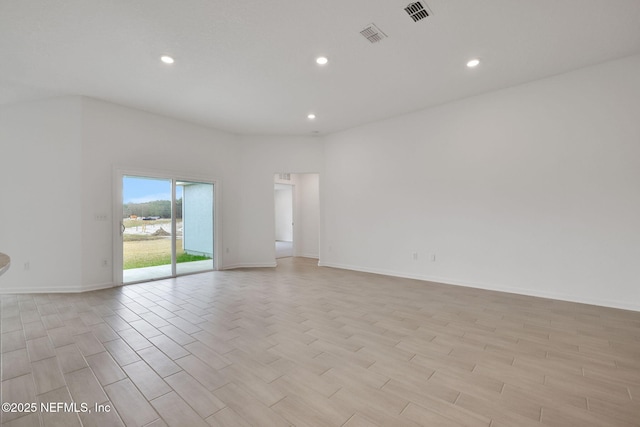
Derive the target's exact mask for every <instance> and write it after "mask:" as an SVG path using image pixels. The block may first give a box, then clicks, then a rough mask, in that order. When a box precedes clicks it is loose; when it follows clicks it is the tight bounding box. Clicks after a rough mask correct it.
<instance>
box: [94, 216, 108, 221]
mask: <svg viewBox="0 0 640 427" xmlns="http://www.w3.org/2000/svg"><path fill="white" fill-rule="evenodd" d="M95 219H96V221H106V220H107V214H96V216H95Z"/></svg>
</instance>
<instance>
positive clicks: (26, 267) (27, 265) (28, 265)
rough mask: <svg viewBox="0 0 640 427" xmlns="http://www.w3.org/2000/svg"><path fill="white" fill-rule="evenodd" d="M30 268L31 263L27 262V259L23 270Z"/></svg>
mask: <svg viewBox="0 0 640 427" xmlns="http://www.w3.org/2000/svg"><path fill="white" fill-rule="evenodd" d="M29 270H31V264H30V263H29V261H27V262H25V263H24V271H29Z"/></svg>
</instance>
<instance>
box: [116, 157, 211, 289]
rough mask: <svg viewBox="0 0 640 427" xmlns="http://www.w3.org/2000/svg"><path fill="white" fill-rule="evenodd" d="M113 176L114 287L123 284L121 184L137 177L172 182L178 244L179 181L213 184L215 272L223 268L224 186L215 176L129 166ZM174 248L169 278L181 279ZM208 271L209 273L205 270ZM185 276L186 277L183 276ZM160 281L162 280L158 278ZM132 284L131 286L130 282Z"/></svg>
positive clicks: (119, 169)
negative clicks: (126, 177)
mask: <svg viewBox="0 0 640 427" xmlns="http://www.w3.org/2000/svg"><path fill="white" fill-rule="evenodd" d="M112 175H113V186H112V190H113V194H112V197H113V214H112V218H113V228H112V230H113V239H112V240H113V263H112V264H113V282H114V286H122V285H123V284H124V283H123V248H122V241H123V235H122V233H121V229H122V221H123V217H122V213H123V202H122V190H123V189H122V182H123V178H124V177H125V176H135V177H141V178H156V179H167V180H171V217H172V220H171V235H172V242H175V235H176V218H175V209H176V188H175V187H176V182H177V181H188V182H198V183H203V184H211V185H213V206H212V211H213V270H219V269H220V266H221V265H222V264H221V263H222V257H221V253H220V248H221V247H222V242H221V234H220V209H219V206H220V200H221V198H222V185H221V180H220V179H218V178H215V177H212V176H205V175H196V174H190V173H182V172H176V171H170V170H159V169H143V168H129V167H114V168H113V171H112ZM171 246H172V249H171V271H172V274H171V276H169V277H177V276H179V275H178V274H177V273H176V262H175V261H176V247H175V244H173V243H172V245H171ZM205 271H209V270H205ZM183 275H186V274H183ZM157 280H160V279H157ZM127 284H129V283H127Z"/></svg>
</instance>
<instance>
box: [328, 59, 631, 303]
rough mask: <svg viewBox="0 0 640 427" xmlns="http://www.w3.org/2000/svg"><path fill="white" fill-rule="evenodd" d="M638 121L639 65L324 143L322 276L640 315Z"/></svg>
mask: <svg viewBox="0 0 640 427" xmlns="http://www.w3.org/2000/svg"><path fill="white" fill-rule="evenodd" d="M639 117H640V56H634V57H631V58H627V59H624V60H620V61H615V62H610V63H605V64H602V65H598V66H594V67H590V68H586V69H582V70H579V71H575V72H572V73H568V74H564V75H560V76H556V77H553V78H550V79H546V80H543V81H538V82H533V83H530V84H527V85H523V86H518V87H513V88H510V89H506V90H502V91H499V92H494V93H489V94H486V95H482V96H478V97H474V98H470V99H466V100H462V101H459V102H455V103H451V104H448V105H444V106H441V107H438V108H433V109H429V110H425V111H420V112H416V113H414V114H410V115H405V116H402V117H398V118H394V119H390V120H385V121H382V122H377V123H373V124H370V125H367V126H362V127H358V128H355V129H352V130H348V131H344V132H340V133H337V134H334V135H331V136H329V137H328V138H327V142H326V150H325V175H324V177H323V185H322V204H323V212H324V215H323V224H322V226H323V237H322V245H321V247H322V253H321V261H322V264H323V265H329V266H337V267H344V268H350V269H355V270H364V271H372V272H379V273H387V274H393V275H398V276H407V277H416V278H422V279H427V280H434V281H440V282H445V283H452V284H462V285H469V286H476V287H482V288H487V289H498V290H506V291H510V292H516V293H522V294H531V295H539V296H548V297H554V298H559V299H566V300H572V301H581V302H588V303H595V304H601V305H609V306H615V307H625V308H630V309H635V310H640V287H639V286H638V277H640V262H639V261H638V260H639V259H640V222H639V219H640V191H639V188H640V185H639V184H640V120H639ZM414 252H415V253H417V254H418V259H417V260H413V253H414ZM431 254H435V257H436V260H435V262H432V261H431V260H430V259H431Z"/></svg>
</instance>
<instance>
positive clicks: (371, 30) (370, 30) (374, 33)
mask: <svg viewBox="0 0 640 427" xmlns="http://www.w3.org/2000/svg"><path fill="white" fill-rule="evenodd" d="M360 34H362V36H363V37H364V38H366V39H367V40H369V42H371V43H378V42H379V41H380V40H382V39H384V38H386V37H387V35H386V34H385V33H383V32H382V31H381V30H380V28H378V27H376V24H369V25H367V26H366V27H365V28H364V29H363V30H362V31H360Z"/></svg>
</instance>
